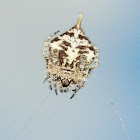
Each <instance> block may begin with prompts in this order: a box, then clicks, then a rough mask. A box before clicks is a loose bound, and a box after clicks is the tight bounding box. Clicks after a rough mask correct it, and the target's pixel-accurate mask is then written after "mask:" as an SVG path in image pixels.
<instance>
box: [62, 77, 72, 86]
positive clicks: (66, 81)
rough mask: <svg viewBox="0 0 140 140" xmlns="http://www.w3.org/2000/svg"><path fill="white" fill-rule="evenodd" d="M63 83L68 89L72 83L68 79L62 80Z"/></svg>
mask: <svg viewBox="0 0 140 140" xmlns="http://www.w3.org/2000/svg"><path fill="white" fill-rule="evenodd" d="M61 82H62V86H63V87H68V86H69V84H70V82H71V81H69V80H68V79H63V80H61Z"/></svg>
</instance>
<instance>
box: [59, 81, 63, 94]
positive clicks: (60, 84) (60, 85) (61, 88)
mask: <svg viewBox="0 0 140 140" xmlns="http://www.w3.org/2000/svg"><path fill="white" fill-rule="evenodd" d="M58 84H59V90H60V92H61V93H62V92H63V85H62V82H61V79H60V78H59V79H58Z"/></svg>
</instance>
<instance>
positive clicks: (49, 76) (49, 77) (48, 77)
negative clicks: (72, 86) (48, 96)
mask: <svg viewBox="0 0 140 140" xmlns="http://www.w3.org/2000/svg"><path fill="white" fill-rule="evenodd" d="M47 80H48V83H49V87H50V90H52V84H51V74H50V72H48V73H47Z"/></svg>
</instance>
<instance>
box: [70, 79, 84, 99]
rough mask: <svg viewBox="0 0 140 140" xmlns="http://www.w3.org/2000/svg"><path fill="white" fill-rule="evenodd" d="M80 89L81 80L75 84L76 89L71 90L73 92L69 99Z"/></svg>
mask: <svg viewBox="0 0 140 140" xmlns="http://www.w3.org/2000/svg"><path fill="white" fill-rule="evenodd" d="M80 87H81V80H79V81H78V82H77V84H76V88H75V89H74V90H73V91H74V92H73V94H72V96H71V97H70V99H72V98H73V97H74V96H75V94H76V93H77V91H78V90H79V89H80Z"/></svg>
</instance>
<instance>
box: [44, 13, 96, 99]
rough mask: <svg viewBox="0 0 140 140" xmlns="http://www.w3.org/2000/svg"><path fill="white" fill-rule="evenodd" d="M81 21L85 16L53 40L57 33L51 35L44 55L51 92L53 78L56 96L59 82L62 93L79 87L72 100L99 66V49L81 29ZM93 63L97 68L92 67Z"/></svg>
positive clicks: (46, 41)
mask: <svg viewBox="0 0 140 140" xmlns="http://www.w3.org/2000/svg"><path fill="white" fill-rule="evenodd" d="M81 20H82V14H80V15H79V20H78V22H77V25H76V26H74V27H72V28H71V29H69V30H68V31H67V32H65V33H63V34H62V35H59V36H58V37H55V38H54V39H52V40H51V38H52V37H53V36H54V35H55V34H56V33H58V32H56V33H54V34H53V35H51V36H49V37H48V38H47V39H46V40H45V43H44V48H43V53H42V55H43V57H44V58H45V60H46V66H47V71H48V72H47V79H48V82H49V85H50V89H52V85H51V76H52V77H53V82H54V89H55V93H56V94H57V83H58V84H59V89H60V91H61V92H63V89H65V90H64V92H67V91H69V90H70V89H71V87H72V86H73V85H76V87H75V90H74V93H73V95H72V96H71V98H72V97H74V95H75V94H76V92H77V91H78V90H79V89H80V88H82V87H84V85H85V82H86V79H87V77H88V75H89V73H90V71H91V70H93V69H95V68H97V67H98V56H99V53H98V49H97V48H96V47H95V45H93V44H92V43H91V42H90V41H89V39H88V38H87V37H86V36H85V34H84V32H83V30H82V28H81ZM47 50H48V52H49V54H48V55H47ZM93 62H94V65H93V66H91V64H92V63H93Z"/></svg>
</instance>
